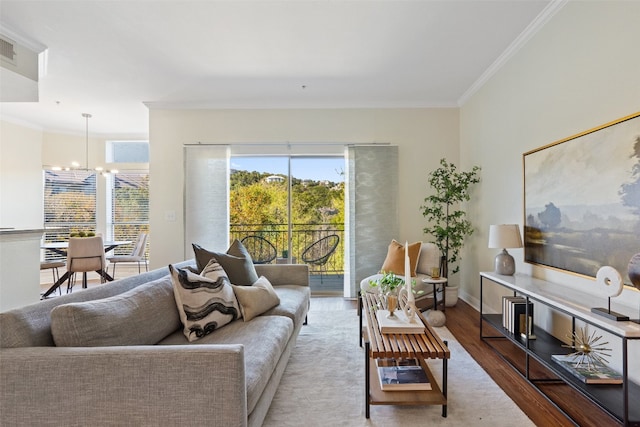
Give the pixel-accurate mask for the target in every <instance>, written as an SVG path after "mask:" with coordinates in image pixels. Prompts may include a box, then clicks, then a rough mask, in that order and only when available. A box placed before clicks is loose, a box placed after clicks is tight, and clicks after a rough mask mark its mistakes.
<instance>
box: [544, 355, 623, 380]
mask: <svg viewBox="0 0 640 427" xmlns="http://www.w3.org/2000/svg"><path fill="white" fill-rule="evenodd" d="M551 359H552V360H553V361H554V362H556V363H557V364H558V365H560V366H562V367H563V368H564V369H565V370H566V371H567V372H569V373H571V374H572V375H573V376H574V377H576V378H579V379H580V380H581V381H582V382H583V383H585V384H622V376H621V375H620V374H619V373H617V372H616V371H614V370H613V369H611V368H610V367H608V366H607V365H604V364H603V363H601V362H597V361H595V362H593V363H592V368H591V369H589V367H588V366H587V364H586V363H582V364H580V363H578V361H579V360H580V358H579V357H576V356H575V355H570V354H552V355H551Z"/></svg>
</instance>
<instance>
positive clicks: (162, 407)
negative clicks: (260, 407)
mask: <svg viewBox="0 0 640 427" xmlns="http://www.w3.org/2000/svg"><path fill="white" fill-rule="evenodd" d="M78 423H80V424H82V425H106V424H109V425H122V426H125V425H178V424H184V425H207V426H212V425H213V426H246V425H247V399H246V387H245V370H244V347H243V346H242V345H239V344H238V345H180V346H126V347H125V346H123V347H66V348H63V347H23V348H12V349H2V350H0V424H2V425H77V424H78Z"/></svg>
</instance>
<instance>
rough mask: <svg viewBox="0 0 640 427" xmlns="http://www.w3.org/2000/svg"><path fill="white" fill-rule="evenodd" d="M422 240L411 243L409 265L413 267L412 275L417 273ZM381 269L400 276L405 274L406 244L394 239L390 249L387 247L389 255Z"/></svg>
mask: <svg viewBox="0 0 640 427" xmlns="http://www.w3.org/2000/svg"><path fill="white" fill-rule="evenodd" d="M421 247H422V242H415V243H410V244H409V266H410V268H411V277H414V276H415V275H416V265H417V264H418V257H419V256H420V248H421ZM380 271H381V272H382V271H385V272H387V273H389V272H390V273H395V274H397V275H398V276H404V245H403V244H401V243H400V242H398V241H396V240H392V241H391V243H389V249H387V257H386V258H385V260H384V263H383V264H382V268H381V269H380Z"/></svg>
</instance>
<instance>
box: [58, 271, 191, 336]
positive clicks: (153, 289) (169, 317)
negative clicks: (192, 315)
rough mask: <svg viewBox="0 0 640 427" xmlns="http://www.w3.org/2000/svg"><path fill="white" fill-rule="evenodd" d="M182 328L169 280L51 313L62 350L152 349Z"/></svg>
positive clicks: (79, 303) (62, 308) (166, 278)
mask: <svg viewBox="0 0 640 427" xmlns="http://www.w3.org/2000/svg"><path fill="white" fill-rule="evenodd" d="M178 328H180V317H179V316H178V310H176V303H175V298H174V296H173V288H172V284H171V278H170V277H169V276H165V277H162V278H160V279H157V280H154V281H152V282H149V283H146V284H143V285H140V286H138V287H135V288H133V289H131V290H130V291H127V292H124V293H122V294H119V295H115V296H112V297H109V298H104V299H99V300H93V301H85V302H73V303H69V304H62V305H59V306H57V307H55V308H54V309H53V310H51V334H52V335H53V340H54V342H55V344H56V346H58V347H98V346H115V345H118V346H120V345H152V344H156V343H157V342H159V341H160V340H162V339H163V338H165V337H166V336H167V335H169V334H171V333H173V332H175V331H176V330H177V329H178Z"/></svg>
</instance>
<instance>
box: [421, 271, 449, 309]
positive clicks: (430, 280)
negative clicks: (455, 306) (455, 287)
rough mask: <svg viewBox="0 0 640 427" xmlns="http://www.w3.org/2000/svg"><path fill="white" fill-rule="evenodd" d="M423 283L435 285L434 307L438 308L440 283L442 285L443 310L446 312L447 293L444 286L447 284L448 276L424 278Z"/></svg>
mask: <svg viewBox="0 0 640 427" xmlns="http://www.w3.org/2000/svg"><path fill="white" fill-rule="evenodd" d="M422 283H428V284H431V285H433V309H434V310H437V309H438V292H437V290H438V285H441V287H442V311H443V312H444V310H445V307H446V306H447V304H446V302H447V293H446V292H445V290H444V288H445V287H446V286H447V278H446V277H438V278H437V279H434V278H432V277H428V278H424V279H422Z"/></svg>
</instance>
